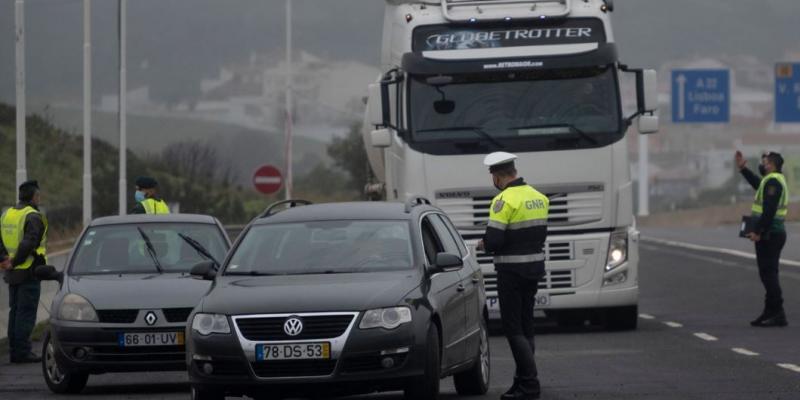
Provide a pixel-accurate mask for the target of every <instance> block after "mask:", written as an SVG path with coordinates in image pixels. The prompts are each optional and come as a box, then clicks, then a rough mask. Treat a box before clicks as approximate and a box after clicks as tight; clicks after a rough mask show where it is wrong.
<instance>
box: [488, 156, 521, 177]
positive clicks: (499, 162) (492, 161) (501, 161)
mask: <svg viewBox="0 0 800 400" xmlns="http://www.w3.org/2000/svg"><path fill="white" fill-rule="evenodd" d="M516 159H517V156H515V155H513V154H511V153H506V152H503V151H498V152H496V153H492V154H489V155H488V156H486V158H485V159H484V160H483V165H485V166H487V167H489V172H491V173H495V172H496V171H498V170H501V169H504V168H506V167H508V166H513V165H514V161H515V160H516Z"/></svg>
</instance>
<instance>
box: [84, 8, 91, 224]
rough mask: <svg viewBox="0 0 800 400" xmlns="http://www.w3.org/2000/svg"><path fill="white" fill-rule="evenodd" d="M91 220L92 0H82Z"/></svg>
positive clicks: (87, 188) (88, 215)
mask: <svg viewBox="0 0 800 400" xmlns="http://www.w3.org/2000/svg"><path fill="white" fill-rule="evenodd" d="M90 222H92V0H83V224H84V225H88V224H89V223H90Z"/></svg>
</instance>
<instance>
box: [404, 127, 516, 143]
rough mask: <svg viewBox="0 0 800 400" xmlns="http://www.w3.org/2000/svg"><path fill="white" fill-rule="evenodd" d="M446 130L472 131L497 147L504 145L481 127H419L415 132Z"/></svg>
mask: <svg viewBox="0 0 800 400" xmlns="http://www.w3.org/2000/svg"><path fill="white" fill-rule="evenodd" d="M447 131H472V132H475V133H476V134H478V136H480V137H482V138H484V139H486V140H488V141H489V142H491V143H492V144H494V145H495V146H497V148H499V149H505V146H503V144H502V143H500V142H499V141H498V140H497V139H495V138H494V137H492V135H490V134H488V133H486V131H485V130H483V128H479V127H476V126H454V127H452V128H437V129H421V130H418V131H417V133H429V132H447Z"/></svg>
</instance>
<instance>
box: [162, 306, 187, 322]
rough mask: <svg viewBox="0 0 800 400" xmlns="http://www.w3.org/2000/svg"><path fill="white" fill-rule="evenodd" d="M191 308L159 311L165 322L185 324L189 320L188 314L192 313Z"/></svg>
mask: <svg viewBox="0 0 800 400" xmlns="http://www.w3.org/2000/svg"><path fill="white" fill-rule="evenodd" d="M192 310H194V309H193V308H165V309H163V310H161V311H163V312H164V317H166V318H167V322H172V323H178V322H186V320H187V319H189V314H191V313H192Z"/></svg>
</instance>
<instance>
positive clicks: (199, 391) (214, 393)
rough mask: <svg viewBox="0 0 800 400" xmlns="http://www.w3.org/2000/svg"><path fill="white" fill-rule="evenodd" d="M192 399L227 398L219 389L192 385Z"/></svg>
mask: <svg viewBox="0 0 800 400" xmlns="http://www.w3.org/2000/svg"><path fill="white" fill-rule="evenodd" d="M192 400H225V394H224V393H222V392H221V391H219V390H212V389H206V388H202V387H198V386H192Z"/></svg>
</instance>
